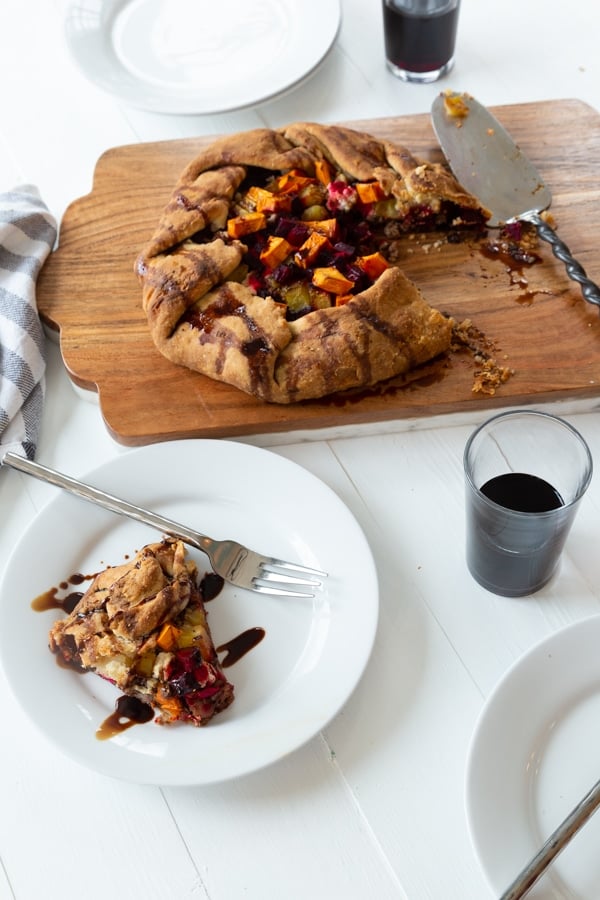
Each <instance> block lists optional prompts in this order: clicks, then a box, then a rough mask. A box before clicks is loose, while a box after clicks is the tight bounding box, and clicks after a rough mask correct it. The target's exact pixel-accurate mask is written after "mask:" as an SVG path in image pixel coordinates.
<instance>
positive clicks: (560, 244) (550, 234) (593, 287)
mask: <svg viewBox="0 0 600 900" xmlns="http://www.w3.org/2000/svg"><path fill="white" fill-rule="evenodd" d="M519 219H522V220H524V221H526V222H531V224H532V225H535V227H536V228H537V233H538V234H539V236H540V237H541V239H542V240H543V241H547V242H548V243H549V244H550V246H551V247H552V252H553V253H554V255H555V256H556V258H557V259H560V261H561V262H563V263H564V264H565V268H566V270H567V275H568V276H569V278H571V279H572V280H573V281H577V282H578V283H579V284H580V285H581V293H582V294H583V296H584V297H585V299H586V300H587V301H588V303H595V304H596V305H597V306H600V287H598V285H597V284H595V283H594V282H593V281H592V280H591V279H590V278H588V277H587V275H586V273H585V270H584V268H583V267H582V266H581V265H580V264H579V263H578V262H577V260H576V259H574V258H573V256H572V254H571V251H570V250H569V248H568V247H567V245H566V244H565V243H564V241H561V239H560V238H559V236H558V235H557V233H556V232H555V231H554V229H553V228H552V226H550V225H548V223H547V222H545V221H544V220H543V219H542V217H541V216H539V215H538V214H537V213H535V212H531V213H526V214H525V215H523V216H519Z"/></svg>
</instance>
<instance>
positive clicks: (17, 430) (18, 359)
mask: <svg viewBox="0 0 600 900" xmlns="http://www.w3.org/2000/svg"><path fill="white" fill-rule="evenodd" d="M55 239H56V223H55V220H54V218H53V217H52V216H51V215H50V213H49V212H48V209H47V207H46V205H45V204H44V203H43V202H42V200H41V199H40V196H39V193H38V191H37V189H36V188H35V187H33V186H31V185H24V186H22V187H17V188H15V189H14V190H12V191H9V192H7V193H0V459H1V458H2V456H3V455H4V452H5V451H6V450H13V451H14V452H16V453H20V454H21V455H22V456H27V457H28V458H29V459H33V457H34V455H35V450H36V446H37V439H38V431H39V426H40V421H41V417H42V408H43V403H44V391H45V377H44V376H45V371H46V359H45V338H44V333H43V330H42V326H41V324H40V320H39V316H38V312H37V306H36V299H35V284H36V279H37V276H38V273H39V271H40V269H41V267H42V265H43V263H44V261H45V259H46V257H47V256H48V254H49V253H50V250H51V249H52V247H53V245H54V241H55Z"/></svg>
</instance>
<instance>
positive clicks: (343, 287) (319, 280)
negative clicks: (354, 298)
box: [312, 266, 354, 294]
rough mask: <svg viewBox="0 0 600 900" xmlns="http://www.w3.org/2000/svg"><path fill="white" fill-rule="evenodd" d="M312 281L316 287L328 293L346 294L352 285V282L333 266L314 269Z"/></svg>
mask: <svg viewBox="0 0 600 900" xmlns="http://www.w3.org/2000/svg"><path fill="white" fill-rule="evenodd" d="M312 281H313V284H314V285H315V286H316V287H318V288H321V290H323V291H328V292H329V293H330V294H347V293H348V292H349V291H351V290H352V288H353V287H354V284H353V282H352V281H350V279H349V278H346V276H345V275H342V273H341V272H338V270H337V269H336V268H335V267H334V266H323V268H320V269H315V271H314V274H313V279H312Z"/></svg>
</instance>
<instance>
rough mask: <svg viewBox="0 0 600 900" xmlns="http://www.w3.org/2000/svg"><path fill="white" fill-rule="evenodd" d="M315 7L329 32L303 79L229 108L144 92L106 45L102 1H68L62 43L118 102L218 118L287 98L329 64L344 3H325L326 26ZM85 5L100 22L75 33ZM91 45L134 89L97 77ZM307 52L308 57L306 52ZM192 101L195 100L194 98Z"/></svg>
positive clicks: (120, 0) (121, 1)
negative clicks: (76, 16)
mask: <svg viewBox="0 0 600 900" xmlns="http://www.w3.org/2000/svg"><path fill="white" fill-rule="evenodd" d="M111 2H112V4H113V7H115V8H118V7H124V5H125V4H126V3H127V2H128V0H111ZM282 2H285V3H288V4H290V5H291V6H293V4H294V0H282ZM311 2H314V3H315V5H316V6H319V9H320V14H321V20H320V21H321V22H323V21H324V23H325V25H326V26H327V27H328V31H326V32H325V33H324V35H323V41H322V43H321V44H320V46H319V48H318V51H317V52H315V53H313V54H311V55H310V57H307V60H308V61H307V65H306V67H305V68H304V69H303V71H302V72H301V73H300V74H296V75H295V76H294V77H293V78H291V79H288V80H285V79H284V80H282V83H281V84H280V85H279V86H278V87H276V88H274V89H263V90H262V91H259V92H258V93H257V94H255V95H254V96H250V95H249V94H247V96H246V98H245V99H239V98H238V99H237V100H235V101H233V100H232V101H230V102H225V103H224V102H221V103H218V104H211V103H210V102H208V98H207V99H206V100H205V102H204V103H199V102H197V101H194V100H193V99H190V98H188V96H187V95H186V96H183V95H182V94H181V93H180V92H177V91H172V90H171V91H170V90H169V88H168V86H166V85H165V86H163V87H162V88H160V89H158V93H157V95H156V96H155V97H154V98H153V97H152V95H151V93H149V92H148V91H145V90H144V88H143V85H144V82H143V81H141V80H139V79H136V78H135V75H134V74H133V73H130V72H128V71H127V70H126V69H125V67H124V66H123V65H122V64H121V62H120V61H119V60H118V58H117V57H116V54H114V53H113V54H111V52H110V51H109V50H108V48H107V45H108V44H110V47H111V48H112V42H110V41H107V40H106V39H105V37H106V25H107V22H106V21H105V19H106V18H107V16H106V13H105V11H104V12H102V11H101V9H100V8H101V6H102V2H101V0H68V2H67V4H66V7H65V13H64V21H63V29H62V33H63V42H64V44H65V45H66V48H67V51H68V53H69V55H70V58H71V59H72V60H73V62H74V63H75V65H76V66H77V67H78V69H79V70H80V71H81V72H82V74H83V75H84V76H85V77H86V78H87V79H88V81H90V82H91V83H92V84H95V85H96V86H97V87H99V88H101V89H102V90H104V91H106V92H108V93H109V94H111V95H112V96H113V97H117V98H118V99H120V100H122V101H124V102H126V103H129V104H130V105H132V106H134V107H136V108H138V109H141V110H144V111H146V112H154V113H162V114H171V115H183V116H192V115H219V114H222V113H230V112H234V111H236V110H243V109H247V108H249V107H252V106H256V105H258V104H261V103H265V102H268V101H270V100H273V99H275V98H278V97H280V96H283V95H285V94H286V93H288V92H290V91H292V90H294V89H295V88H296V87H297V86H298V85H299V84H301V83H302V82H303V81H304V80H306V79H307V78H309V77H310V76H312V75H313V74H314V73H315V71H316V70H317V69H318V68H319V66H320V65H321V64H322V63H323V62H324V61H325V59H326V57H327V56H328V55H329V53H330V52H331V50H332V49H333V46H334V44H335V42H336V40H337V38H338V35H339V33H340V29H341V21H342V10H341V0H325V9H326V10H328V11H330V13H331V18H330V19H326V20H324V19H323V16H322V12H323V0H311ZM84 4H87V5H88V6H89V5H90V4H91V6H92V7H94V8H97V10H96V11H97V12H98V13H99V15H98V22H97V23H92V22H90V21H87V22H85V23H84V24H85V25H86V28H85V29H79V28H77V29H75V28H73V27H72V18H71V13H72V12H73V11H74V10H77V11H78V13H79V14H81V12H82V10H83V11H85V7H84ZM92 11H94V10H92ZM109 24H110V23H109ZM93 25H95V27H92V26H93ZM90 42H93V44H92V45H94V47H95V49H94V53H95V54H99V55H100V56H101V57H102V59H103V62H104V64H105V65H109V64H110V65H111V71H112V72H114V74H115V75H119V74H120V75H126V77H127V80H128V81H129V79H132V80H131V82H130V83H129V84H124V85H122V86H119V84H118V83H117V82H118V78H117V79H115V78H110V77H106V76H104V75H102V76H98V74H97V73H96V74H94V72H93V71H92V69H91V68H90V65H89V56H90ZM302 43H303V42H302ZM80 44H81V47H80ZM302 49H303V51H304V52H306V50H305V48H304V47H303V48H302ZM113 55H114V56H115V60H113V59H112V56H113ZM250 82H251V79H249V80H247V79H246V80H245V84H246V85H247V84H248V83H250ZM190 97H193V92H192V93H191V95H190Z"/></svg>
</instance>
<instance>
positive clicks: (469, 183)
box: [431, 92, 600, 305]
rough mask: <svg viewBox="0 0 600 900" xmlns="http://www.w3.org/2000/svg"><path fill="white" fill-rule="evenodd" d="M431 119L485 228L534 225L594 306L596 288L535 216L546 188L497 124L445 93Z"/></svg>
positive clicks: (481, 109)
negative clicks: (485, 215)
mask: <svg viewBox="0 0 600 900" xmlns="http://www.w3.org/2000/svg"><path fill="white" fill-rule="evenodd" d="M457 113H458V114H457ZM460 113H462V114H460ZM431 117H432V122H433V128H434V131H435V133H436V136H437V139H438V141H439V143H440V146H441V148H442V150H443V152H444V155H445V156H446V159H447V160H448V162H449V164H450V168H451V169H452V171H453V173H454V175H455V176H456V178H457V179H458V181H460V183H461V184H462V186H463V187H464V188H466V189H467V190H468V191H469V192H470V193H471V194H473V195H474V196H475V197H477V199H478V200H479V201H480V203H481V204H482V205H483V206H486V207H487V208H488V209H489V210H490V211H491V213H492V216H491V218H490V220H489V221H488V223H487V224H488V226H489V227H490V228H498V227H501V226H502V225H506V224H510V223H511V222H517V221H521V222H530V223H531V224H532V225H535V227H536V229H537V233H538V235H539V236H540V238H541V239H542V240H544V241H547V242H548V243H549V244H550V246H551V247H552V252H553V253H554V255H555V256H556V258H557V259H559V260H560V261H561V262H563V263H564V264H565V267H566V270H567V274H568V276H569V278H571V279H572V280H573V281H576V282H578V283H579V285H580V286H581V292H582V294H583V296H584V297H585V299H586V300H587V301H588V302H589V303H594V304H596V305H600V288H599V287H598V285H597V284H595V283H594V282H593V281H591V279H590V278H588V276H587V275H586V273H585V270H584V269H583V268H582V266H581V265H580V264H579V263H578V262H577V261H576V260H575V259H574V258H573V256H572V254H571V251H570V250H569V248H568V247H567V245H566V244H565V243H564V242H563V241H562V240H561V239H560V238H559V237H558V235H557V234H556V232H555V231H554V229H553V228H552V227H551V226H550V225H549V224H548V222H546V221H544V219H543V218H542V217H541V216H540V213H541V212H543V211H544V210H545V209H548V207H549V206H550V203H551V202H552V194H551V192H550V190H549V188H548V187H547V186H546V185H545V184H544V182H543V180H542V177H541V176H540V174H539V172H538V171H537V169H536V168H535V166H534V165H533V164H532V163H531V161H530V160H529V159H527V157H526V156H525V154H524V153H523V152H522V150H521V149H520V147H519V146H518V145H517V144H516V143H515V142H514V140H513V139H512V137H511V136H510V134H509V133H508V132H507V131H506V129H505V128H503V126H502V125H501V124H500V122H498V120H497V119H496V118H495V117H494V116H493V115H492V114H491V113H490V112H489V110H487V109H486V108H485V106H482V105H481V103H478V102H477V100H475V98H474V97H471V96H470V95H469V94H458V93H451V92H447V93H443V94H438V96H437V97H436V98H435V100H434V102H433V105H432V108H431Z"/></svg>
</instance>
